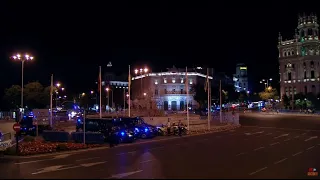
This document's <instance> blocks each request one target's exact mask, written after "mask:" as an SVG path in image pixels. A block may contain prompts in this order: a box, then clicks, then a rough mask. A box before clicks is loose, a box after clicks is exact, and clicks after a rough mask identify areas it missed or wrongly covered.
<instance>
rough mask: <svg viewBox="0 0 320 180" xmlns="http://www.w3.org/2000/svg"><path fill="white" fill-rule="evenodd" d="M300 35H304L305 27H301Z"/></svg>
mask: <svg viewBox="0 0 320 180" xmlns="http://www.w3.org/2000/svg"><path fill="white" fill-rule="evenodd" d="M300 36H301V37H304V30H303V29H301V32H300Z"/></svg>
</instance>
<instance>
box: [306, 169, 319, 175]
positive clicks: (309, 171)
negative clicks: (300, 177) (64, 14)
mask: <svg viewBox="0 0 320 180" xmlns="http://www.w3.org/2000/svg"><path fill="white" fill-rule="evenodd" d="M307 175H308V176H318V172H317V169H316V168H309V169H308V173H307Z"/></svg>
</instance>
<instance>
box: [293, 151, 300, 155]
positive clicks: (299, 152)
mask: <svg viewBox="0 0 320 180" xmlns="http://www.w3.org/2000/svg"><path fill="white" fill-rule="evenodd" d="M301 153H303V151H300V152H297V153H295V154H292V156H297V155H299V154H301Z"/></svg>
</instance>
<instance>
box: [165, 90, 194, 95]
mask: <svg viewBox="0 0 320 180" xmlns="http://www.w3.org/2000/svg"><path fill="white" fill-rule="evenodd" d="M192 93H193V91H189V94H192ZM163 94H168V95H170V94H187V91H164V93H163Z"/></svg>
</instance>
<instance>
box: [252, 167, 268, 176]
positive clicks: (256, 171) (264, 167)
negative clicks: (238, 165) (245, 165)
mask: <svg viewBox="0 0 320 180" xmlns="http://www.w3.org/2000/svg"><path fill="white" fill-rule="evenodd" d="M267 168H268V167H264V168H261V169H258V170H257V171H255V172H252V173H250V174H249V175H250V176H252V175H254V174H256V173H258V172H260V171H263V170H265V169H267Z"/></svg>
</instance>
